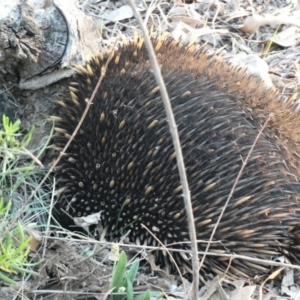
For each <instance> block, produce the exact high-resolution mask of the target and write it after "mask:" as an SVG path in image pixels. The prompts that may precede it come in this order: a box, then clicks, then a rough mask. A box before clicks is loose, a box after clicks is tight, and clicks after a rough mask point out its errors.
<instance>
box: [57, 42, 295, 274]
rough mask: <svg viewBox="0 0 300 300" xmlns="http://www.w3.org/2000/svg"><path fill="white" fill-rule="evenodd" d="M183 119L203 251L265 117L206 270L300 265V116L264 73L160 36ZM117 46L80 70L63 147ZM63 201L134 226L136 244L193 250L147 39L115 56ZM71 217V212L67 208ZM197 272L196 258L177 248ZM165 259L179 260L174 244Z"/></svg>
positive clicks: (81, 137) (67, 102)
mask: <svg viewBox="0 0 300 300" xmlns="http://www.w3.org/2000/svg"><path fill="white" fill-rule="evenodd" d="M153 43H154V47H155V50H156V54H157V58H158V61H159V64H160V65H161V72H162V75H163V77H164V80H165V83H166V87H167V90H168V93H169V96H170V99H171V104H172V108H173V112H174V116H175V119H176V123H177V126H178V131H179V135H180V141H181V146H182V151H183V155H184V161H185V166H186V172H187V176H188V181H189V187H190V191H191V199H192V205H193V212H194V217H195V226H196V231H197V237H198V240H199V251H204V250H205V247H206V245H207V244H206V241H208V240H209V238H210V235H211V232H212V230H213V228H214V226H215V223H216V221H217V219H218V217H219V215H220V212H221V210H222V208H223V205H224V204H225V202H226V199H227V197H228V195H229V193H230V190H231V188H232V186H233V184H234V181H235V180H236V178H237V174H238V172H239V171H240V169H241V166H242V164H243V161H244V159H245V158H246V156H247V154H248V152H249V150H250V148H251V146H252V145H253V143H254V140H255V139H256V137H257V135H258V133H259V131H260V130H261V128H262V125H263V124H264V123H265V121H266V119H267V118H268V117H269V115H270V114H272V117H271V118H270V121H269V122H268V124H267V126H266V128H265V130H264V131H263V133H262V135H261V137H260V139H259V140H258V142H257V144H256V145H255V147H254V150H253V152H252V154H251V157H250V160H249V161H248V163H247V165H246V168H245V171H244V173H243V175H242V177H241V179H240V180H239V182H238V184H237V187H236V189H235V191H234V194H233V197H232V199H231V200H230V202H229V205H228V207H227V208H226V210H225V214H224V216H223V218H222V219H221V223H220V224H219V226H218V228H217V231H216V234H215V235H214V239H213V243H212V244H211V246H210V251H211V252H215V253H219V254H220V256H207V258H206V260H205V265H204V268H203V269H202V274H207V273H223V272H224V271H225V270H226V269H227V267H228V264H229V260H230V259H229V258H228V257H222V256H221V254H224V253H227V254H230V253H231V254H232V253H235V254H238V255H245V256H250V257H255V258H260V259H272V258H274V257H277V256H279V255H282V254H284V255H286V256H287V257H288V258H289V259H290V260H291V261H292V262H293V263H299V260H300V245H299V241H298V238H297V231H298V229H297V226H298V224H299V220H300V209H299V208H300V204H299V195H300V185H299V183H298V177H299V170H300V169H299V154H298V149H299V142H300V132H299V131H300V118H299V116H298V114H297V113H296V112H295V109H294V107H292V106H290V105H289V104H287V103H284V102H283V101H281V100H280V99H279V98H278V96H277V94H276V92H275V91H274V90H273V89H267V88H266V87H265V86H264V84H263V83H262V82H261V80H260V79H258V78H255V77H251V76H249V75H246V73H245V72H244V71H243V70H240V69H238V68H234V67H232V66H231V65H230V64H228V63H226V62H224V61H223V60H222V58H219V57H218V56H216V55H209V54H207V53H205V52H202V51H201V50H197V49H195V47H194V46H190V47H188V46H182V45H180V44H179V43H177V42H175V41H172V40H171V41H170V40H169V41H168V40H157V41H154V42H153ZM109 55H110V54H104V55H99V56H97V57H95V58H94V59H92V60H91V61H90V62H89V63H87V64H86V66H85V67H78V68H77V74H76V75H75V78H74V79H73V81H74V82H72V84H71V87H70V94H69V95H68V96H67V98H66V99H63V100H61V101H60V104H61V106H62V107H61V112H60V116H61V118H60V119H59V121H58V122H57V124H56V126H57V127H58V129H57V132H58V133H57V136H56V137H55V141H54V143H55V145H56V146H57V147H63V146H65V144H66V142H67V141H68V140H69V137H70V135H71V134H72V133H73V131H74V130H75V128H76V126H77V124H78V121H79V120H80V119H81V117H82V115H83V112H84V110H85V108H86V99H87V98H90V97H91V94H92V92H93V90H94V88H95V86H96V84H97V82H98V79H99V76H100V73H101V68H102V67H103V66H104V64H105V63H106V61H107V59H108V57H109ZM56 177H57V179H58V185H59V188H65V190H64V192H63V195H62V197H61V198H60V201H59V203H58V209H60V210H61V211H63V210H65V211H67V213H68V214H69V215H71V216H72V217H81V216H88V215H91V214H94V213H98V212H99V211H101V223H102V225H103V226H104V227H105V228H106V229H107V232H108V233H109V234H111V235H113V236H119V235H121V234H122V233H125V232H127V231H128V230H130V234H129V237H130V239H131V240H132V241H134V242H136V243H138V244H145V245H155V246H160V244H159V243H158V242H157V241H156V240H155V239H154V238H153V237H152V236H151V235H150V233H149V232H148V231H147V230H146V229H144V228H143V227H142V224H144V225H145V226H146V227H147V228H148V229H149V230H151V231H152V233H153V234H154V235H155V236H156V237H157V238H158V239H159V240H160V241H161V242H162V243H164V244H165V245H169V244H173V245H172V248H178V249H189V245H188V243H187V242H188V241H189V234H188V227H187V221H186V213H185V209H184V203H183V199H182V189H181V185H180V180H179V175H178V170H177V165H176V157H175V154H174V147H173V143H172V139H171V135H170V132H169V126H168V121H167V119H166V114H165V111H164V107H163V104H162V100H161V96H160V92H159V89H158V88H157V83H156V81H155V79H154V75H153V71H152V69H151V66H150V64H149V60H148V54H147V51H146V49H145V47H144V43H143V40H142V39H138V40H136V41H134V42H129V43H128V44H126V45H124V46H123V47H120V49H119V50H116V51H115V52H114V54H113V56H112V59H111V61H110V63H109V65H108V68H107V72H106V75H105V77H104V79H103V81H102V83H101V86H100V89H99V91H98V92H97V95H96V97H95V99H94V101H93V104H92V105H91V107H90V109H89V111H88V113H87V115H86V117H85V119H84V121H83V124H82V126H81V128H80V130H79V132H78V133H77V135H76V136H75V138H74V140H73V141H72V143H71V144H70V146H69V148H68V150H67V153H66V155H64V156H63V157H62V159H61V161H60V163H59V167H58V170H57V173H56ZM61 222H62V224H64V225H65V226H67V225H70V224H71V223H72V222H71V219H69V218H67V217H66V216H65V215H64V213H61ZM173 256H174V258H175V260H176V262H177V263H178V265H179V266H180V267H181V268H182V269H183V270H185V271H188V272H189V271H190V269H191V261H190V260H189V259H188V255H186V254H185V255H184V254H180V253H178V252H173ZM156 260H157V263H159V264H160V265H162V266H165V267H167V268H169V269H170V268H171V269H172V268H173V266H172V264H171V263H170V259H169V257H168V255H167V254H166V253H162V252H157V253H156ZM268 272H269V267H268V266H265V265H262V264H259V263H257V262H250V261H247V260H243V259H234V260H232V261H231V262H230V268H229V270H227V274H229V275H235V276H240V277H245V278H254V277H257V276H258V277H260V276H265V275H266V274H267V273H268Z"/></svg>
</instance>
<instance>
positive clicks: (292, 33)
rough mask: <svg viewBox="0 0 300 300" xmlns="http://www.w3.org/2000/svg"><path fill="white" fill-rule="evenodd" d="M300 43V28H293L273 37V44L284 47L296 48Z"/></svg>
mask: <svg viewBox="0 0 300 300" xmlns="http://www.w3.org/2000/svg"><path fill="white" fill-rule="evenodd" d="M299 41H300V28H298V27H296V26H291V27H289V28H287V29H286V30H283V31H281V32H279V33H278V34H276V35H275V36H274V37H272V42H273V43H275V44H277V45H279V46H282V47H295V46H297V45H298V44H299Z"/></svg>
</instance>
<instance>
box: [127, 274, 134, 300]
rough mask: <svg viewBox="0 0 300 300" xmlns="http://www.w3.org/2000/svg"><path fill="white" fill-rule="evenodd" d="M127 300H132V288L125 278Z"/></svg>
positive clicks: (128, 280) (129, 281)
mask: <svg viewBox="0 0 300 300" xmlns="http://www.w3.org/2000/svg"><path fill="white" fill-rule="evenodd" d="M126 279H127V280H126V281H127V300H133V299H134V298H133V286H132V281H131V280H130V279H129V278H128V277H127V278H126Z"/></svg>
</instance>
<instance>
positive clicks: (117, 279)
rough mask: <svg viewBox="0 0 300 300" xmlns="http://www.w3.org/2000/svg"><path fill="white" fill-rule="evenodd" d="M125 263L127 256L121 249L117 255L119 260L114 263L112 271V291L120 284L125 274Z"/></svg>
mask: <svg viewBox="0 0 300 300" xmlns="http://www.w3.org/2000/svg"><path fill="white" fill-rule="evenodd" d="M126 265H127V257H126V254H125V253H124V251H122V252H121V254H120V257H119V261H118V263H117V264H116V265H115V267H114V271H113V278H112V282H111V288H114V291H118V290H119V288H120V286H121V283H122V281H123V278H124V274H125V269H126Z"/></svg>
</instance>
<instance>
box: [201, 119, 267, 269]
mask: <svg viewBox="0 0 300 300" xmlns="http://www.w3.org/2000/svg"><path fill="white" fill-rule="evenodd" d="M271 117H272V114H270V115H269V116H268V118H267V120H266V122H265V124H264V125H263V127H262V128H261V129H260V131H259V133H258V134H257V136H256V138H255V141H254V143H253V144H252V147H251V149H250V150H249V152H248V155H247V157H246V159H245V160H244V161H243V160H242V161H243V165H242V167H241V169H240V171H239V174H238V176H237V177H236V179H235V182H234V184H233V187H232V189H231V191H230V194H229V196H228V198H227V200H226V202H225V205H224V206H223V209H222V211H221V213H220V216H219V218H218V221H217V223H216V224H215V226H214V229H213V231H212V233H211V236H210V239H209V241H208V244H207V246H206V249H205V252H204V255H203V256H202V259H201V262H200V266H199V272H200V270H201V268H202V265H203V263H204V260H205V257H206V253H207V252H208V249H209V247H210V244H211V242H212V240H213V237H214V235H215V233H216V230H217V228H218V226H219V224H220V221H221V219H222V217H223V214H224V212H225V209H226V207H227V206H228V203H229V201H230V199H231V198H232V195H233V193H234V191H235V188H236V186H237V184H238V182H239V180H240V178H241V176H242V173H243V171H244V169H245V167H246V165H247V162H248V160H249V158H250V156H251V154H252V152H253V149H254V147H255V145H256V143H257V141H258V139H259V138H260V136H261V134H262V132H263V131H264V129H265V128H266V126H267V124H268V122H269V120H270V118H271Z"/></svg>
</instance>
